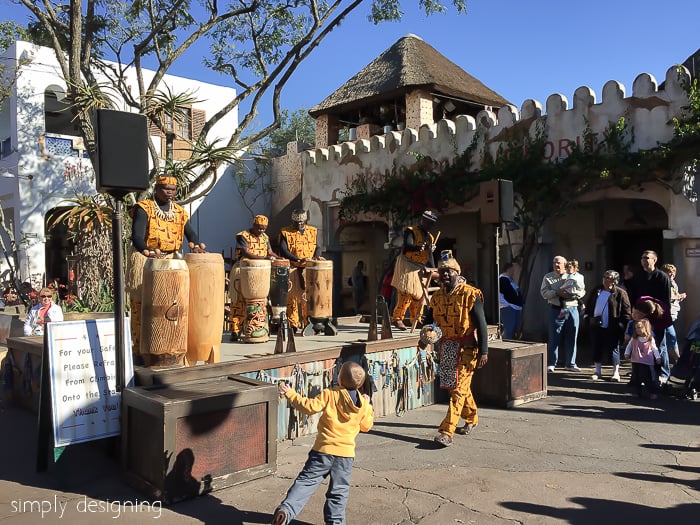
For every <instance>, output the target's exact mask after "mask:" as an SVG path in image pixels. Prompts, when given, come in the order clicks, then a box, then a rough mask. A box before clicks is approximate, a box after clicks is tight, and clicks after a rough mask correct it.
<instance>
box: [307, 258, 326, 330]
mask: <svg viewBox="0 0 700 525" xmlns="http://www.w3.org/2000/svg"><path fill="white" fill-rule="evenodd" d="M304 277H305V279H306V300H307V304H308V305H309V309H308V312H309V317H310V318H311V319H328V318H330V317H332V316H333V261H309V262H308V263H307V264H306V270H305V272H304Z"/></svg>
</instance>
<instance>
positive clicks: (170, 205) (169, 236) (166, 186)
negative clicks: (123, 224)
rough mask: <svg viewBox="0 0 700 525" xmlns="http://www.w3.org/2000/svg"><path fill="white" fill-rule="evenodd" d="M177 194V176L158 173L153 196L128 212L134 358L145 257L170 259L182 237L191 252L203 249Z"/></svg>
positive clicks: (128, 288)
mask: <svg viewBox="0 0 700 525" xmlns="http://www.w3.org/2000/svg"><path fill="white" fill-rule="evenodd" d="M176 194H177V179H176V178H175V177H167V176H160V177H158V178H157V179H156V184H155V187H154V188H153V197H152V198H150V199H144V200H141V201H139V202H137V203H136V204H135V205H134V206H133V207H132V208H131V210H130V211H129V215H130V216H131V218H132V225H131V244H132V249H131V251H130V253H129V263H128V270H127V278H126V291H127V292H128V293H129V303H130V305H131V319H130V321H131V344H132V351H133V354H134V358H135V360H136V361H139V359H140V358H141V356H140V340H141V303H142V300H141V293H142V285H143V266H144V264H145V263H146V259H147V258H148V257H155V258H158V259H171V258H172V257H173V256H174V254H175V253H176V252H177V251H178V250H180V249H181V248H182V241H183V239H184V238H185V237H186V238H187V240H188V241H189V243H188V245H189V247H190V249H191V250H192V251H193V252H195V253H203V252H204V248H205V245H204V243H200V242H199V239H198V236H197V232H196V231H195V230H194V228H192V226H191V225H190V222H189V216H188V215H187V212H186V211H185V209H184V208H183V207H182V206H180V205H179V204H177V203H176V202H175V201H174V199H175V195H176Z"/></svg>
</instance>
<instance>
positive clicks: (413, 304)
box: [391, 226, 435, 324]
mask: <svg viewBox="0 0 700 525" xmlns="http://www.w3.org/2000/svg"><path fill="white" fill-rule="evenodd" d="M407 229H408V230H410V232H411V233H412V234H413V244H414V245H415V246H420V245H421V244H423V243H424V242H425V243H426V245H431V244H435V237H433V235H432V234H431V233H429V232H424V231H423V229H421V228H419V227H418V226H409V227H408V228H407ZM426 233H427V236H426ZM430 253H431V252H430V251H429V250H427V249H426V250H422V251H404V252H403V255H405V256H406V258H407V259H410V260H411V261H413V262H416V263H418V264H421V265H423V266H425V265H426V264H427V263H428V261H429V260H430ZM422 305H423V298H422V297H420V298H416V297H414V296H413V295H411V294H409V293H406V292H402V291H401V290H398V289H397V290H396V306H395V307H394V313H393V315H392V316H391V321H392V322H394V321H403V319H404V316H405V315H406V309H408V311H409V316H410V319H411V324H413V323H414V322H415V321H416V319H418V316H419V315H420V310H421V306H422Z"/></svg>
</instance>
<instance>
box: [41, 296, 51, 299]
mask: <svg viewBox="0 0 700 525" xmlns="http://www.w3.org/2000/svg"><path fill="white" fill-rule="evenodd" d="M39 297H41V298H42V299H51V297H53V296H52V295H40V296H39Z"/></svg>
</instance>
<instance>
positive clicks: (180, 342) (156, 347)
mask: <svg viewBox="0 0 700 525" xmlns="http://www.w3.org/2000/svg"><path fill="white" fill-rule="evenodd" d="M142 297H143V302H142V304H141V345H140V352H141V355H142V357H143V360H144V363H145V364H146V366H158V367H160V366H182V364H183V359H184V357H185V354H186V353H187V324H188V314H189V302H190V272H189V270H188V268H187V263H186V262H185V261H184V260H182V259H153V258H149V259H147V260H146V262H145V264H144V267H143V295H142Z"/></svg>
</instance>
